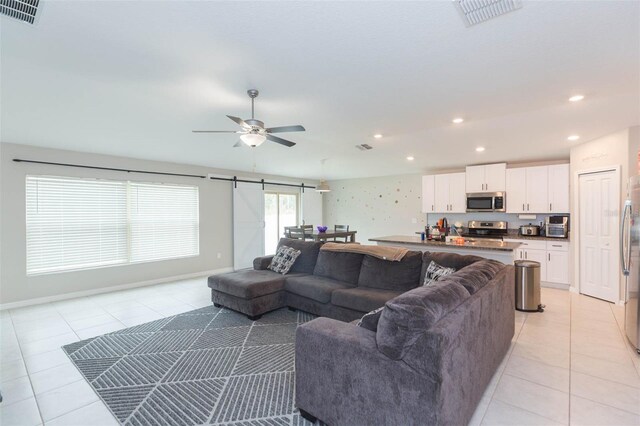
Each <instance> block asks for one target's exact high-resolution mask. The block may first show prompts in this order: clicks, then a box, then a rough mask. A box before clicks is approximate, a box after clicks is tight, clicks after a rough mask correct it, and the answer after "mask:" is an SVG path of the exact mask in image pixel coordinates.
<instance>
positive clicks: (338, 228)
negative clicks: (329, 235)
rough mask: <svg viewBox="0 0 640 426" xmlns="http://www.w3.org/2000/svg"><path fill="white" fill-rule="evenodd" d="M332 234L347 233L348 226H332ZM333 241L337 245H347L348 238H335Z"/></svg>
mask: <svg viewBox="0 0 640 426" xmlns="http://www.w3.org/2000/svg"><path fill="white" fill-rule="evenodd" d="M333 231H334V232H349V225H333ZM333 241H335V242H338V243H348V242H349V237H336V238H334V239H333Z"/></svg>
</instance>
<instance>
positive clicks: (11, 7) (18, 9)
mask: <svg viewBox="0 0 640 426" xmlns="http://www.w3.org/2000/svg"><path fill="white" fill-rule="evenodd" d="M39 4H40V0H0V13H1V14H3V15H7V16H10V17H11V18H14V19H17V20H19V21H23V22H26V23H29V24H33V23H34V21H35V19H36V12H37V11H38V5H39Z"/></svg>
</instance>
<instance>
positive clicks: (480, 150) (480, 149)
mask: <svg viewBox="0 0 640 426" xmlns="http://www.w3.org/2000/svg"><path fill="white" fill-rule="evenodd" d="M483 151H484V146H479V147H477V148H476V152H483Z"/></svg>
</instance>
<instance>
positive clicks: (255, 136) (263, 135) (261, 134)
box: [193, 89, 305, 148]
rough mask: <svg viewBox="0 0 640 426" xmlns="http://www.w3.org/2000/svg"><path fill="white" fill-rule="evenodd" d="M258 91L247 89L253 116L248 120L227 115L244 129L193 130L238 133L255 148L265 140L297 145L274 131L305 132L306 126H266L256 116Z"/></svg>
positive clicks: (246, 142) (197, 131) (247, 143)
mask: <svg viewBox="0 0 640 426" xmlns="http://www.w3.org/2000/svg"><path fill="white" fill-rule="evenodd" d="M258 93H259V92H258V91H257V90H256V89H249V90H247V95H249V97H250V98H251V118H250V119H247V120H243V119H242V118H239V117H234V116H232V115H227V117H229V119H230V120H232V121H234V122H235V123H236V124H238V125H239V126H240V127H242V130H239V131H233V130H193V133H236V134H239V135H240V140H241V141H242V142H243V143H244V144H246V145H248V146H250V147H252V148H255V147H257V146H260V145H261V144H262V143H263V142H264V141H266V140H268V141H270V142H275V143H279V144H280V145H284V146H287V147H289V148H290V147H292V146H294V145H295V142H291V141H288V140H286V139H283V138H281V137H278V136H274V135H273V134H272V133H285V132H304V131H305V128H304V127H303V126H301V125H299V124H298V125H294V126H280V127H268V128H265V127H264V123H263V122H262V121H260V120H257V119H256V118H255V116H254V99H255V98H256V97H257V96H258ZM233 146H234V147H238V146H242V144H241V143H239V142H237V143H236V144H235V145H233Z"/></svg>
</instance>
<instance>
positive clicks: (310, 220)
mask: <svg viewBox="0 0 640 426" xmlns="http://www.w3.org/2000/svg"><path fill="white" fill-rule="evenodd" d="M301 217H302V224H303V225H313V226H314V227H316V226H319V225H325V224H324V223H323V221H322V193H321V192H316V191H314V190H313V189H305V191H304V192H303V193H302V215H301ZM327 226H330V227H331V226H333V224H332V225H327Z"/></svg>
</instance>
